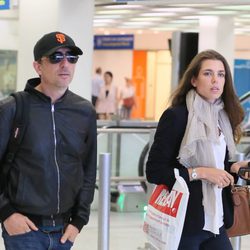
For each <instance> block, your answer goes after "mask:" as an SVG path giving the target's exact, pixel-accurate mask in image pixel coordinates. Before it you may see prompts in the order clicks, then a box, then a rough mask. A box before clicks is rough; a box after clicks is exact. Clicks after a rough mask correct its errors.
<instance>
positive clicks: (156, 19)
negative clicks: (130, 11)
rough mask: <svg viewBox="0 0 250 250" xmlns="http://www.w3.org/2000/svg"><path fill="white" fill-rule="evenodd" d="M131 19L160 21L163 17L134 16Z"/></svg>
mask: <svg viewBox="0 0 250 250" xmlns="http://www.w3.org/2000/svg"><path fill="white" fill-rule="evenodd" d="M130 20H131V21H138V22H141V21H162V20H164V18H161V17H135V18H131V19H130Z"/></svg>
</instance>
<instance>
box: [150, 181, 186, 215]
mask: <svg viewBox="0 0 250 250" xmlns="http://www.w3.org/2000/svg"><path fill="white" fill-rule="evenodd" d="M182 195H183V193H181V192H179V191H176V190H173V189H172V191H171V192H169V190H168V188H167V186H165V185H158V186H157V187H156V189H155V190H154V192H153V195H152V196H151V198H150V200H149V204H150V205H151V206H153V207H154V208H155V209H157V210H159V211H161V212H163V213H165V214H168V215H170V216H172V217H176V215H177V212H178V208H179V205H180V201H181V197H182Z"/></svg>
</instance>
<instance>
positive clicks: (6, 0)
mask: <svg viewBox="0 0 250 250" xmlns="http://www.w3.org/2000/svg"><path fill="white" fill-rule="evenodd" d="M9 8H10V0H0V10H8V9H9Z"/></svg>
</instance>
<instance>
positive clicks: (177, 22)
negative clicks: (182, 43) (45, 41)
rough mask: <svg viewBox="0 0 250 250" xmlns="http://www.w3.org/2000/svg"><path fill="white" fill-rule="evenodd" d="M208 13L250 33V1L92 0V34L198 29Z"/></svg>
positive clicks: (190, 30)
mask: <svg viewBox="0 0 250 250" xmlns="http://www.w3.org/2000/svg"><path fill="white" fill-rule="evenodd" d="M208 16H217V17H222V18H223V17H226V16H229V17H233V18H234V33H235V34H244V35H250V0H234V1H230V0H207V1H203V0H127V1H125V0H96V1H95V15H94V30H95V33H96V34H112V33H118V34H119V33H120V34H127V33H149V32H150V33H151V32H154V33H155V32H173V31H187V32H198V31H199V22H200V20H201V19H205V17H208Z"/></svg>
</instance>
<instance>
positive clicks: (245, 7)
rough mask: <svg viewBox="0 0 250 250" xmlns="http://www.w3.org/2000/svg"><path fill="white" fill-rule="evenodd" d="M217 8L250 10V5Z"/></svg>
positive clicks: (219, 7)
mask: <svg viewBox="0 0 250 250" xmlns="http://www.w3.org/2000/svg"><path fill="white" fill-rule="evenodd" d="M215 8H216V9H223V10H243V11H244V10H245V11H247V10H250V5H230V6H217V7H215Z"/></svg>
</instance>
